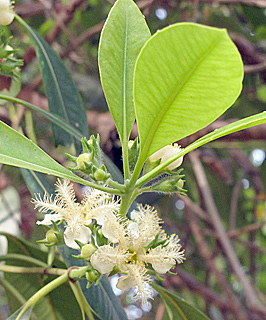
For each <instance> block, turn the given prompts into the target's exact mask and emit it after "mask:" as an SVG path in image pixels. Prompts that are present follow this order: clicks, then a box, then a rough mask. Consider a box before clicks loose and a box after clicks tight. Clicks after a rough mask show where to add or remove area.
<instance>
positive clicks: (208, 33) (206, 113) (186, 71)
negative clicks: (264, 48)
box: [134, 23, 243, 162]
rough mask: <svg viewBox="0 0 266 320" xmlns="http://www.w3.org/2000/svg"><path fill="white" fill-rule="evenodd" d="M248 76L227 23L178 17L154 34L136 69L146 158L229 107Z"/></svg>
mask: <svg viewBox="0 0 266 320" xmlns="http://www.w3.org/2000/svg"><path fill="white" fill-rule="evenodd" d="M242 79H243V63H242V60H241V57H240V54H239V52H238V51H237V48H236V47H235V45H234V44H233V42H232V41H231V40H230V38H229V36H228V34H227V32H226V30H225V29H216V28H211V27H207V26H202V25H197V24H193V23H178V24H174V25H172V26H169V27H167V28H164V29H163V30H160V31H159V32H157V33H156V34H155V35H153V36H152V37H151V39H150V40H148V41H147V43H146V44H145V45H144V47H143V49H142V50H141V53H140V55H139V57H138V60H137V63H136V70H135V84H134V97H135V108H136V116H137V122H138V130H139V136H140V145H141V156H140V157H141V159H142V161H143V162H144V161H145V160H146V158H147V157H148V156H150V155H151V154H153V153H154V152H155V151H157V150H159V149H160V148H162V147H164V146H165V145H167V144H170V143H172V142H175V141H177V140H180V139H182V138H184V137H186V136H188V135H190V134H192V133H194V132H196V131H198V130H200V129H202V128H204V127H205V126H207V125H208V124H210V123H211V122H212V121H214V120H215V119H216V118H217V117H219V116H220V115H221V114H222V113H224V112H225V111H226V109H227V108H229V107H230V106H231V105H232V104H233V103H234V101H235V100H236V98H237V97H238V95H239V94H240V92H241V88H242Z"/></svg>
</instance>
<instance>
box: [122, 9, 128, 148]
mask: <svg viewBox="0 0 266 320" xmlns="http://www.w3.org/2000/svg"><path fill="white" fill-rule="evenodd" d="M127 9H128V7H127V6H126V10H125V15H126V16H125V33H124V34H125V37H124V56H123V83H122V86H123V87H122V92H123V97H122V104H123V106H122V112H123V115H122V118H123V122H122V123H123V133H122V137H121V138H122V143H123V142H124V141H126V140H127V94H126V87H127V86H126V82H127V51H128V50H127V44H128V41H127V36H128V10H127Z"/></svg>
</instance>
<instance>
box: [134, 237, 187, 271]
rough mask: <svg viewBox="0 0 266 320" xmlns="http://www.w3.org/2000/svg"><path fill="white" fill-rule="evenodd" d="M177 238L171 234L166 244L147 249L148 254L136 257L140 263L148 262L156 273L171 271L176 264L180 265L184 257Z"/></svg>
mask: <svg viewBox="0 0 266 320" xmlns="http://www.w3.org/2000/svg"><path fill="white" fill-rule="evenodd" d="M178 242H179V238H178V236H177V235H175V234H173V235H171V237H170V238H169V239H168V240H167V242H166V244H164V245H163V246H162V245H159V246H157V247H155V248H151V249H149V251H148V253H145V254H140V255H138V259H139V260H140V261H145V262H146V263H147V262H149V263H150V264H151V265H152V267H153V269H154V270H155V271H156V272H158V273H166V272H167V271H169V270H170V269H172V268H173V267H174V266H175V264H176V262H178V263H182V262H183V260H184V258H185V256H184V250H182V251H180V250H181V248H182V246H181V245H180V244H179V243H178Z"/></svg>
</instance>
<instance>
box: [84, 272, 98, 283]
mask: <svg viewBox="0 0 266 320" xmlns="http://www.w3.org/2000/svg"><path fill="white" fill-rule="evenodd" d="M99 276H100V273H99V272H98V271H97V270H90V271H88V272H86V279H87V280H88V281H89V282H90V283H93V282H95V281H96V280H98V279H99Z"/></svg>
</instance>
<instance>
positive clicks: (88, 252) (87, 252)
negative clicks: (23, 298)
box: [81, 243, 97, 260]
mask: <svg viewBox="0 0 266 320" xmlns="http://www.w3.org/2000/svg"><path fill="white" fill-rule="evenodd" d="M96 250H97V248H96V247H95V246H94V245H93V244H91V243H89V244H85V246H83V247H82V249H81V256H82V258H83V259H85V260H87V259H89V258H90V257H91V256H92V255H93V254H94V252H95V251H96Z"/></svg>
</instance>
